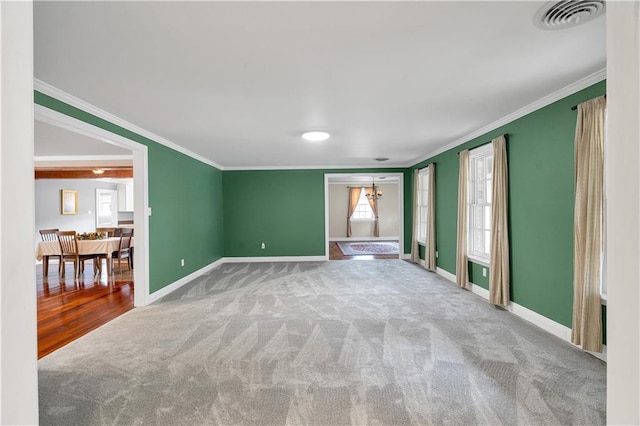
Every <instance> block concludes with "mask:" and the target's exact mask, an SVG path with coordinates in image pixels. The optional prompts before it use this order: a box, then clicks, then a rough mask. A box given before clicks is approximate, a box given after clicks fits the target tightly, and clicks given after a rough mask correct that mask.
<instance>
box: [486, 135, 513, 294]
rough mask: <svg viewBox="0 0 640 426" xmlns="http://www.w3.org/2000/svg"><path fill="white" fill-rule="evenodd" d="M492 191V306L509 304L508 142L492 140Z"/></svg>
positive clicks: (501, 137)
mask: <svg viewBox="0 0 640 426" xmlns="http://www.w3.org/2000/svg"><path fill="white" fill-rule="evenodd" d="M492 143H493V168H492V176H493V188H492V198H491V199H492V202H491V203H492V204H491V253H490V260H489V303H491V304H493V305H500V306H507V305H508V304H509V224H508V217H507V206H508V204H507V203H508V196H507V195H508V189H509V172H508V167H507V141H506V139H505V137H504V136H500V137H497V138H495V139H494V140H493V141H492Z"/></svg>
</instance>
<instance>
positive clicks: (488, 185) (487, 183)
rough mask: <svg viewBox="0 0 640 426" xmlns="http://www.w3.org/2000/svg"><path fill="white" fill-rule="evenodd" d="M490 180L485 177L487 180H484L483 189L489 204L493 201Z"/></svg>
mask: <svg viewBox="0 0 640 426" xmlns="http://www.w3.org/2000/svg"><path fill="white" fill-rule="evenodd" d="M492 182H493V181H492V180H491V179H487V181H486V182H485V189H486V191H487V203H489V204H491V203H492V202H493V193H492V192H493V188H492V187H491V186H492Z"/></svg>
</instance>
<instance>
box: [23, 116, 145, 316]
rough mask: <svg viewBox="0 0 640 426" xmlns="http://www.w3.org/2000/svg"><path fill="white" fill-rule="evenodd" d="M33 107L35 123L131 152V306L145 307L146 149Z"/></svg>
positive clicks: (143, 146) (87, 125)
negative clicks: (132, 222)
mask: <svg viewBox="0 0 640 426" xmlns="http://www.w3.org/2000/svg"><path fill="white" fill-rule="evenodd" d="M33 107H34V119H35V120H38V121H41V122H43V123H47V124H50V125H53V126H57V127H60V128H63V129H66V130H69V131H71V132H74V133H78V134H81V135H84V136H88V137H91V138H93V139H97V140H99V141H101V142H105V143H108V144H111V145H115V146H117V147H120V148H124V149H127V150H131V151H132V152H133V170H134V173H133V191H134V201H133V206H134V213H133V219H134V228H135V236H136V249H135V250H134V263H135V264H136V266H138V267H137V268H135V269H134V270H133V279H134V283H135V284H134V286H135V287H134V291H133V302H134V305H135V306H146V305H147V304H148V303H149V300H150V297H149V216H150V214H151V209H150V208H149V155H148V148H147V146H146V145H143V144H141V143H138V142H135V141H133V140H131V139H127V138H125V137H123V136H120V135H117V134H115V133H112V132H109V131H108V130H104V129H102V128H100V127H96V126H94V125H92V124H89V123H86V122H84V121H80V120H78V119H76V118H73V117H70V116H68V115H65V114H62V113H60V112H58V111H54V110H52V109H49V108H47V107H44V106H42V105H38V104H34V106H33Z"/></svg>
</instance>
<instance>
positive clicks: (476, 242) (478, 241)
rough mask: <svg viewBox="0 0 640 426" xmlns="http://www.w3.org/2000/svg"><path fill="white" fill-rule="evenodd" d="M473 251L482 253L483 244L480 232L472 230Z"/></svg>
mask: <svg viewBox="0 0 640 426" xmlns="http://www.w3.org/2000/svg"><path fill="white" fill-rule="evenodd" d="M472 248H473V251H475V252H479V253H482V249H483V244H482V231H481V230H479V229H474V230H473V245H472Z"/></svg>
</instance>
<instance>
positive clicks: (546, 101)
mask: <svg viewBox="0 0 640 426" xmlns="http://www.w3.org/2000/svg"><path fill="white" fill-rule="evenodd" d="M605 78H607V69H606V68H603V69H601V70H599V71H596V72H594V73H593V74H590V75H588V76H586V77H584V78H581V79H580V80H578V81H576V82H574V83H571V84H569V85H568V86H565V87H563V88H562V89H559V90H556V91H555V92H553V93H550V94H548V95H546V96H544V97H542V98H540V99H538V100H537V101H534V102H532V103H530V104H529V105H527V106H524V107H522V108H520V109H519V110H517V111H515V112H512V113H511V114H508V115H505V116H504V117H502V118H500V119H498V120H496V121H494V122H493V123H490V124H487V125H486V126H484V127H482V128H480V129H478V130H475V131H473V132H471V133H469V134H468V135H466V136H463V137H461V138H459V139H456V140H454V141H453V142H450V143H448V144H446V145H444V146H443V147H441V148H438V149H436V150H435V151H431V152H430V153H428V154H426V155H423V156H422V157H418V158H416V159H415V160H412V161H411V162H410V163H407V164H406V166H405V167H413V166H415V165H416V164H419V163H421V162H423V161H425V160H428V159H429V158H432V157H435V156H436V155H438V154H442V153H443V152H446V151H449V150H450V149H453V148H455V147H457V146H459V145H462V144H463V143H466V142H469V141H470V140H472V139H475V138H477V137H478V136H482V135H484V134H486V133H489V132H490V131H492V130H495V129H497V128H498V127H501V126H504V125H505V124H509V123H511V122H512V121H515V120H517V119H518V118H521V117H524V116H525V115H527V114H531V113H532V112H534V111H537V110H539V109H540V108H544V107H546V106H547V105H551V104H552V103H554V102H556V101H559V100H560V99H563V98H566V97H567V96H569V95H573V94H574V93H576V92H579V91H580V90H582V89H586V88H587V87H589V86H591V85H593V84H596V83H598V82H600V81H602V80H604V79H605Z"/></svg>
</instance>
